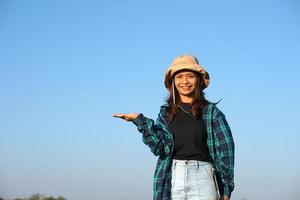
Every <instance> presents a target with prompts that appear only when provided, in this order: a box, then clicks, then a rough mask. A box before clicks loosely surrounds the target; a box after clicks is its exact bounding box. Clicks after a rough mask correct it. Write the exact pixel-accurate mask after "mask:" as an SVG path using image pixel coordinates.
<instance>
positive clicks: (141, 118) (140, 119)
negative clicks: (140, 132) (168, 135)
mask: <svg viewBox="0 0 300 200" xmlns="http://www.w3.org/2000/svg"><path fill="white" fill-rule="evenodd" d="M145 121H146V118H145V116H144V115H143V114H142V113H140V114H139V115H138V116H137V118H135V119H134V120H132V123H133V124H135V125H136V126H137V127H138V128H141V126H142V125H143V123H144V122H145Z"/></svg>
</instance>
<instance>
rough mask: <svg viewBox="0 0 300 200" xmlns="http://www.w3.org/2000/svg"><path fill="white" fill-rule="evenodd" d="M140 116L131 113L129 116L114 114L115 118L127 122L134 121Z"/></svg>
mask: <svg viewBox="0 0 300 200" xmlns="http://www.w3.org/2000/svg"><path fill="white" fill-rule="evenodd" d="M138 115H139V114H137V113H129V114H119V113H118V114H113V117H118V118H121V119H124V120H126V121H132V120H134V119H136V118H137V116H138Z"/></svg>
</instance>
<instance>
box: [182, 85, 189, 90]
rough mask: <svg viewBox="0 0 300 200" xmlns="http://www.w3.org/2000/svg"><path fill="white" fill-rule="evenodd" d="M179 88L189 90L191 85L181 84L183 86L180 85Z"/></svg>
mask: <svg viewBox="0 0 300 200" xmlns="http://www.w3.org/2000/svg"><path fill="white" fill-rule="evenodd" d="M180 88H181V89H183V90H190V89H191V86H183V87H180Z"/></svg>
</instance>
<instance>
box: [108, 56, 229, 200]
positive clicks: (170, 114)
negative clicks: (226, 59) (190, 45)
mask: <svg viewBox="0 0 300 200" xmlns="http://www.w3.org/2000/svg"><path fill="white" fill-rule="evenodd" d="M209 80H210V79H209V74H208V73H207V72H206V71H205V69H204V68H203V67H202V66H200V64H199V62H198V60H197V58H196V57H194V56H191V55H182V56H179V57H177V58H175V60H174V61H173V63H172V64H171V66H169V68H168V69H167V71H166V73H165V86H166V88H167V89H168V90H169V92H170V95H169V97H168V99H167V101H166V103H165V104H164V105H162V106H161V108H160V113H159V115H158V118H157V120H156V122H154V121H153V120H152V119H149V118H147V117H145V116H144V115H143V114H142V113H140V114H138V113H129V114H114V115H113V116H114V117H119V118H122V119H124V120H126V121H132V122H133V123H134V124H135V125H136V126H137V128H138V131H140V132H141V133H142V134H143V142H144V143H145V144H146V145H147V146H149V147H150V150H151V151H152V152H153V154H154V155H156V156H158V161H157V166H156V170H155V173H154V185H153V186H154V187H153V192H154V195H153V199H154V200H171V199H172V200H216V199H219V198H220V199H223V200H229V198H230V196H231V192H232V191H233V188H234V182H233V167H234V142H233V138H232V134H231V130H230V128H229V125H228V123H227V121H226V119H225V115H224V114H223V113H222V112H221V111H220V110H219V109H218V108H217V107H216V104H213V103H210V102H208V101H207V100H206V99H205V97H204V92H203V90H204V89H205V88H206V87H207V86H208V85H209Z"/></svg>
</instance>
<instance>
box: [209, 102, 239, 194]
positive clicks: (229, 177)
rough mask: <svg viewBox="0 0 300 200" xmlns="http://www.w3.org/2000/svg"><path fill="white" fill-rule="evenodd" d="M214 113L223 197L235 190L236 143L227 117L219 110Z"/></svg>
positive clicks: (214, 128)
mask: <svg viewBox="0 0 300 200" xmlns="http://www.w3.org/2000/svg"><path fill="white" fill-rule="evenodd" d="M215 108H216V109H215V110H214V112H213V132H214V137H215V149H216V168H217V169H216V170H217V171H218V172H219V173H218V174H219V176H220V178H221V181H222V185H223V187H224V188H223V195H224V196H228V197H230V196H231V192H232V191H233V189H234V141H233V137H232V133H231V130H230V127H229V125H228V122H227V120H226V118H225V115H224V114H223V113H222V112H221V111H220V110H219V109H218V108H217V107H215Z"/></svg>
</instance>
